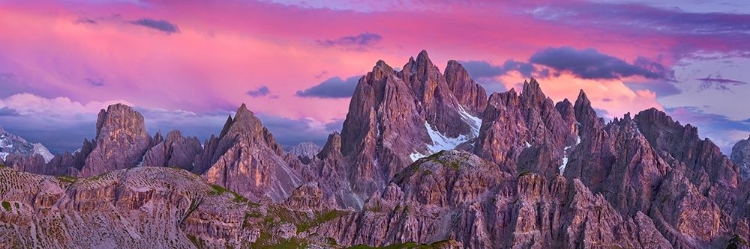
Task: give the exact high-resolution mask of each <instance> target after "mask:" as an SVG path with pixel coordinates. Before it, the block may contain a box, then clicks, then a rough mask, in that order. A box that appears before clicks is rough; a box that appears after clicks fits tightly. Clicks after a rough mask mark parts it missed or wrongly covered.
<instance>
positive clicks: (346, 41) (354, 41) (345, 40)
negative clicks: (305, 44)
mask: <svg viewBox="0 0 750 249" xmlns="http://www.w3.org/2000/svg"><path fill="white" fill-rule="evenodd" d="M381 40H383V37H382V36H380V35H379V34H375V33H369V32H365V33H361V34H359V35H354V36H344V37H340V38H337V39H333V40H319V41H318V44H319V45H321V46H324V47H342V48H346V49H356V50H366V49H367V48H368V47H369V46H373V45H375V44H377V43H378V42H380V41H381Z"/></svg>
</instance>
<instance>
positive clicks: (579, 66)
mask: <svg viewBox="0 0 750 249" xmlns="http://www.w3.org/2000/svg"><path fill="white" fill-rule="evenodd" d="M529 61H530V62H532V63H535V64H539V65H544V66H548V67H550V68H553V69H555V70H557V71H561V72H569V73H572V74H573V75H575V76H577V77H580V78H583V79H620V78H624V77H631V76H641V77H644V78H648V79H671V75H670V74H671V72H670V71H669V70H667V69H666V68H665V67H664V66H663V65H661V64H658V63H656V62H653V61H649V60H647V59H645V58H638V59H637V60H636V61H635V62H634V63H633V64H630V63H628V62H626V61H624V60H622V59H620V58H617V57H614V56H610V55H606V54H602V53H600V52H599V51H596V50H595V49H584V50H577V49H575V48H571V47H559V48H547V49H544V50H541V51H539V52H536V53H534V54H533V55H532V56H531V58H530V59H529Z"/></svg>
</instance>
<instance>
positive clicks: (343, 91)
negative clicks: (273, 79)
mask: <svg viewBox="0 0 750 249" xmlns="http://www.w3.org/2000/svg"><path fill="white" fill-rule="evenodd" d="M361 77H362V76H352V77H349V78H346V80H343V79H341V78H339V77H333V78H330V79H327V80H325V81H323V82H321V83H320V84H318V85H315V86H313V87H310V88H308V89H305V90H301V91H297V94H296V95H297V96H299V97H311V98H327V99H336V98H349V97H351V96H352V94H353V93H354V88H356V87H357V82H358V81H359V78H361Z"/></svg>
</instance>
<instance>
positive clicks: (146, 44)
mask: <svg viewBox="0 0 750 249" xmlns="http://www.w3.org/2000/svg"><path fill="white" fill-rule="evenodd" d="M455 3H456V2H455V1H439V2H431V1H412V2H408V3H407V4H406V5H405V6H406V7H405V8H400V6H397V5H393V4H389V5H385V6H386V7H383V8H380V9H377V8H375V7H374V6H367V5H361V6H363V7H362V8H361V9H362V10H360V9H356V8H357V5H356V4H355V6H353V8H350V9H344V10H334V9H327V8H307V7H300V5H283V4H273V3H268V2H260V1H221V2H209V1H143V2H138V3H128V2H115V3H81V2H77V3H36V2H34V3H27V2H20V3H4V4H2V8H0V33H2V34H13V35H10V36H2V37H1V38H0V46H1V47H3V48H4V49H3V50H2V51H0V68H2V70H7V71H8V72H0V73H13V74H14V75H18V77H16V78H15V79H14V80H13V81H12V82H11V83H10V84H13V86H12V89H19V91H27V92H33V93H35V94H38V95H40V96H44V97H48V98H54V97H58V96H66V97H69V98H71V99H72V100H75V101H81V102H90V101H106V100H110V99H124V100H127V101H129V102H131V103H133V104H136V105H139V106H145V107H154V108H165V109H186V110H192V111H211V110H215V109H224V110H232V109H234V108H236V106H238V105H239V104H240V103H243V102H246V103H248V105H249V107H250V108H251V109H253V110H254V111H256V112H260V113H269V114H274V115H278V116H283V117H288V118H293V119H302V118H311V119H314V120H318V121H320V122H330V121H332V120H337V119H340V118H341V117H343V116H344V114H345V113H346V110H347V100H345V99H343V100H342V99H333V100H332V99H319V98H302V97H298V96H295V95H296V93H297V92H298V91H300V90H304V89H309V88H311V87H314V86H316V85H317V84H319V83H320V82H321V79H319V77H317V76H318V75H320V73H321V72H329V73H328V75H327V76H326V78H329V77H337V76H338V77H341V78H346V77H349V76H353V75H362V74H365V73H366V72H367V71H369V70H370V69H371V68H372V66H373V65H374V63H375V62H376V61H377V60H379V59H383V60H385V61H386V62H388V63H389V64H390V65H392V66H394V67H400V66H401V65H403V64H404V63H405V62H406V61H407V59H408V57H409V56H414V55H415V54H416V53H417V52H418V51H420V50H422V49H427V50H429V51H430V54H431V55H432V56H433V58H432V59H433V60H434V62H435V64H436V65H439V66H441V67H442V66H443V65H445V63H446V61H447V60H449V59H456V60H463V61H469V60H483V61H495V62H502V61H506V60H509V59H512V60H515V61H527V60H528V59H529V58H530V56H531V55H533V54H534V53H536V52H538V51H540V50H543V49H545V48H549V47H563V46H567V47H571V48H575V49H579V50H582V49H587V48H596V50H597V51H599V52H601V53H603V54H607V55H610V56H613V57H616V58H619V59H622V60H624V61H627V62H632V61H636V60H637V59H638V58H640V57H644V58H648V59H650V60H658V61H659V62H660V63H662V64H663V65H665V66H667V67H669V66H672V65H673V64H674V63H675V61H676V56H678V55H682V54H684V53H689V52H691V51H695V50H708V51H720V52H730V51H733V50H736V46H738V45H740V44H739V43H738V42H739V41H747V39H746V38H747V37H746V36H745V35H737V34H735V36H739V38H741V39H738V40H739V41H737V42H734V41H733V42H731V43H730V44H727V43H725V42H720V41H726V40H725V39H723V38H725V37H726V36H727V34H725V33H716V34H712V33H705V32H704V33H701V32H689V31H690V30H691V29H693V28H694V27H698V28H701V27H707V26H705V24H703V23H701V22H698V21H700V20H702V19H701V18H707V19H705V20H710V21H712V22H713V23H714V24H715V27H718V28H724V29H733V28H742V27H744V26H742V25H743V24H742V22H744V21H746V20H747V16H743V15H692V14H689V13H682V12H677V11H673V10H662V9H655V8H651V7H647V6H639V5H622V6H619V5H618V7H622V8H620V9H619V10H617V11H614V12H613V10H611V9H608V8H610V7H612V6H613V5H607V4H603V3H599V4H591V3H586V2H582V1H565V2H563V3H560V2H551V1H536V2H503V3H498V2H496V1H474V2H472V3H470V4H464V3H463V2H461V4H455ZM540 3H543V4H540ZM425 4H426V5H425ZM368 9H369V10H370V11H365V10H368ZM664 14H673V15H676V16H679V17H685V18H686V19H685V20H687V22H685V23H680V22H676V21H673V22H669V21H660V19H656V18H657V17H658V16H659V15H664ZM139 20H151V21H150V22H140V24H141V25H136V24H138V23H139ZM638 20H646V21H651V22H656V23H658V24H660V25H663V26H664V27H665V28H667V29H668V30H667V31H659V30H658V29H655V28H654V27H652V25H651V26H650V25H649V24H648V23H638ZM629 21H630V22H634V24H633V25H628V22H629ZM143 24H149V25H143ZM170 25H171V26H174V27H175V28H174V30H178V31H179V32H164V31H165V30H167V31H169V30H172V29H169V27H171V26H170ZM691 25H692V26H691ZM159 27H162V28H166V29H159ZM699 31H700V30H699ZM362 34H368V35H366V36H362ZM360 36H362V37H360ZM347 37H350V38H351V39H348V40H352V41H355V42H356V41H360V40H357V39H361V41H373V39H371V38H377V39H375V40H377V42H375V43H368V42H365V43H364V44H365V45H371V46H374V47H375V48H374V49H365V50H363V49H342V47H341V46H346V45H345V44H344V43H337V42H333V41H338V40H339V39H343V40H341V41H348V40H347ZM368 39H369V40H368ZM321 41H332V42H331V43H325V42H323V43H321ZM325 44H329V45H325ZM634 44H636V45H634ZM355 45H356V44H355ZM731 46H735V47H731ZM87 79H95V81H96V82H98V83H97V85H99V86H96V87H95V86H93V85H92V84H91V83H90V81H89V80H87ZM504 80H505V81H508V82H510V83H507V84H506V88H508V89H509V88H510V87H513V86H514V85H513V84H515V83H518V82H519V81H520V80H521V78H520V77H519V76H516V77H515V78H514V77H510V78H507V79H504ZM542 81H546V82H550V83H544V84H547V86H545V91H550V93H549V95H550V96H554V98H555V99H557V100H559V99H561V98H563V97H568V98H575V95H576V94H577V91H578V89H580V88H584V89H585V90H586V91H587V93H589V96H597V98H596V99H600V100H603V99H609V100H611V101H601V102H597V100H594V102H595V104H596V105H597V106H599V107H600V108H603V109H605V110H607V111H608V112H610V113H612V114H617V115H619V114H622V113H623V112H626V111H637V110H635V109H636V108H640V109H644V108H647V107H652V106H655V107H659V108H661V105H660V104H659V102H658V101H657V100H656V98H657V97H658V96H655V95H654V92H653V91H649V90H646V89H647V88H646V89H640V90H635V91H634V90H632V89H630V88H628V86H626V85H624V84H623V82H622V81H620V80H614V81H593V80H581V79H579V78H577V77H573V76H571V75H565V74H563V75H561V76H560V77H550V78H546V79H542ZM644 84H647V83H644ZM262 87H266V88H267V90H269V91H270V92H272V93H273V94H274V95H275V96H278V98H252V97H251V96H249V95H248V94H247V93H248V92H249V91H252V90H257V89H260V88H262ZM548 89H549V90H548ZM309 106H316V108H306V107H309Z"/></svg>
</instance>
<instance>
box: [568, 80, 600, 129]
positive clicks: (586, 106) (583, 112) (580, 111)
mask: <svg viewBox="0 0 750 249" xmlns="http://www.w3.org/2000/svg"><path fill="white" fill-rule="evenodd" d="M573 109H574V110H575V114H576V121H578V123H580V124H581V130H585V131H594V130H598V129H600V128H601V127H604V120H602V119H600V118H599V116H597V115H596V111H594V108H593V107H591V100H589V98H588V97H587V96H586V92H584V91H583V89H581V91H580V92H579V93H578V99H576V103H575V105H574V106H573ZM583 136H584V137H586V136H587V135H586V134H584V135H583Z"/></svg>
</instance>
